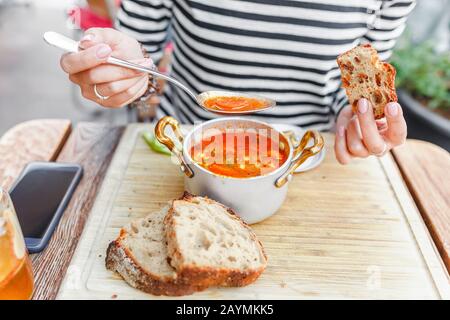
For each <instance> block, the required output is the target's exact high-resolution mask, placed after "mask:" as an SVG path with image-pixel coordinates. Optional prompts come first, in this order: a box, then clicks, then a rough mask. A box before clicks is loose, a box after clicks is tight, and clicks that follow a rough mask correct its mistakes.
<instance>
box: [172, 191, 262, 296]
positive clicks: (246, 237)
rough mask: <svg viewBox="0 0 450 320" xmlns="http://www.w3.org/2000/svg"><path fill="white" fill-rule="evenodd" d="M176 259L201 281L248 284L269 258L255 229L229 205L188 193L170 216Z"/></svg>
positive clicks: (184, 272)
mask: <svg viewBox="0 0 450 320" xmlns="http://www.w3.org/2000/svg"><path fill="white" fill-rule="evenodd" d="M164 223H165V231H166V239H167V247H168V251H169V256H170V257H171V260H170V263H171V265H172V266H173V267H174V268H175V269H176V270H177V272H178V276H179V277H181V278H183V279H185V281H187V282H189V283H195V284H198V285H201V286H237V287H239V286H245V285H248V284H250V283H252V282H254V281H255V280H256V279H257V278H258V277H259V275H260V274H261V273H262V272H263V271H264V269H265V267H266V265H267V257H266V255H265V253H264V249H263V247H262V245H261V243H260V242H259V241H258V239H257V238H256V235H255V234H254V233H253V231H252V230H251V229H250V228H249V227H248V225H246V224H245V223H244V222H243V221H242V220H241V219H240V218H239V217H238V216H236V214H235V213H234V212H233V211H232V210H231V209H229V208H227V207H225V206H224V205H222V204H220V203H218V202H216V201H213V200H211V199H208V198H204V197H198V196H193V195H191V194H189V193H185V194H184V195H183V197H182V198H181V199H179V200H174V201H173V203H172V207H171V208H170V210H169V213H168V214H167V216H166V218H165V220H164Z"/></svg>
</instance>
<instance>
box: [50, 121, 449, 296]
mask: <svg viewBox="0 0 450 320" xmlns="http://www.w3.org/2000/svg"><path fill="white" fill-rule="evenodd" d="M146 128H148V127H147V126H144V125H131V126H129V127H128V129H127V131H126V133H125V134H124V136H123V138H122V140H121V143H120V145H119V147H118V151H117V152H116V155H115V157H114V160H113V163H112V164H111V167H110V169H109V171H108V174H107V178H106V179H105V183H104V185H103V187H102V189H101V191H100V193H99V195H98V198H97V201H96V203H95V205H94V207H93V209H92V213H91V218H90V220H89V223H88V225H87V226H86V228H85V231H84V233H83V235H82V238H81V240H80V243H79V246H78V248H77V250H76V253H75V254H74V257H73V259H72V262H71V266H70V267H71V270H72V271H73V272H71V273H70V274H67V277H66V278H65V279H64V282H63V284H62V287H61V289H60V292H59V294H58V298H60V299H67V298H69V299H79V298H83V299H91V298H92V299H110V298H112V297H115V298H119V299H129V298H139V299H161V298H165V297H155V296H152V295H148V294H145V293H143V292H140V291H138V290H135V289H133V288H131V287H129V286H128V285H127V284H126V283H125V282H124V281H123V280H121V279H120V278H119V277H117V276H116V275H114V274H113V273H112V272H110V271H108V270H106V269H105V266H104V258H105V251H106V247H107V245H108V243H109V242H110V241H111V240H113V239H114V238H115V237H117V235H118V233H119V230H120V227H121V226H123V225H124V224H126V223H128V222H129V221H130V220H131V219H134V218H137V217H142V216H144V215H146V214H148V213H150V212H152V211H154V210H157V209H159V208H160V207H161V206H163V205H164V204H165V203H166V202H167V201H168V200H170V199H172V198H175V197H178V196H179V195H180V194H181V192H182V191H183V189H184V186H183V175H182V174H181V173H180V170H179V168H178V167H177V166H176V165H174V164H173V163H172V162H171V161H170V158H169V157H167V156H164V155H160V154H156V153H154V152H151V151H150V150H149V148H148V146H147V145H146V144H145V143H144V142H143V141H142V139H141V138H140V137H141V134H142V130H146ZM324 137H325V141H326V157H325V160H324V162H323V163H322V164H321V166H320V167H319V168H317V169H315V170H312V171H310V172H306V173H303V174H300V175H297V176H295V177H294V179H292V181H291V182H290V185H289V192H288V197H287V199H286V201H285V203H284V205H283V207H282V208H281V209H280V210H279V211H278V212H277V213H276V214H275V215H274V216H273V217H271V218H270V219H267V220H265V221H263V222H261V223H258V224H256V225H253V226H252V228H253V229H254V230H255V232H256V234H257V235H258V237H259V239H260V240H261V241H262V243H263V245H264V247H265V249H266V253H267V255H268V258H269V264H268V268H267V270H266V271H265V272H264V273H263V274H262V276H261V278H260V279H258V281H257V282H255V283H254V284H252V285H250V286H248V287H244V288H209V289H208V290H206V291H204V292H201V293H196V294H194V295H192V296H188V297H185V298H189V299H205V298H206V299H282V298H284V299H300V298H305V299H311V298H315V299H319V298H341V299H342V298H356V299H366V298H367V299H370V298H377V299H392V298H398V299H400V298H402V299H417V298H422V299H439V298H449V297H450V287H449V280H448V274H447V272H446V270H445V268H444V266H443V264H442V261H441V259H440V257H439V255H438V253H437V251H435V250H434V246H433V243H432V240H431V238H430V237H429V236H428V232H427V230H426V228H425V226H424V224H423V221H422V219H421V216H420V214H419V212H418V210H417V208H416V207H415V205H414V202H413V201H412V198H411V197H410V195H409V193H408V190H407V188H406V186H405V185H404V183H403V179H402V178H401V176H400V174H399V172H398V170H397V169H396V165H395V162H394V160H393V158H392V157H391V156H390V155H387V156H386V157H384V158H383V159H378V158H375V157H371V158H368V159H360V160H355V161H354V162H352V164H350V165H348V166H340V165H339V164H338V163H337V162H336V160H335V157H334V153H333V136H332V135H331V134H324Z"/></svg>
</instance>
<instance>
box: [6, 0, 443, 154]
mask: <svg viewBox="0 0 450 320" xmlns="http://www.w3.org/2000/svg"><path fill="white" fill-rule="evenodd" d="M118 2H119V1H118V0H89V1H84V0H66V1H64V0H28V1H27V0H0V136H1V135H2V134H3V133H5V132H6V131H7V130H8V129H9V128H11V127H12V126H14V125H15V124H17V123H20V122H23V121H26V120H31V119H38V118H69V119H71V120H72V121H73V122H75V123H76V122H78V121H101V122H108V123H114V124H126V123H127V122H130V121H135V120H136V119H137V117H136V115H135V114H133V112H135V111H134V110H129V109H127V108H122V109H117V110H111V109H103V108H100V107H98V106H96V105H95V104H94V103H91V102H89V101H87V100H84V99H83V98H82V97H81V96H80V93H79V90H78V89H77V88H76V87H75V86H74V85H72V84H71V83H70V82H69V80H68V79H67V76H66V75H65V74H64V73H63V72H62V70H61V69H60V67H59V57H60V55H61V52H60V51H58V50H56V49H54V48H51V47H49V46H47V45H45V44H44V42H43V41H42V34H43V33H44V32H45V31H47V30H54V31H58V32H61V33H63V34H67V35H72V36H73V38H76V39H78V38H79V37H80V35H81V33H82V29H83V28H88V27H91V26H110V25H111V19H112V18H113V17H114V15H115V7H116V6H117V4H118ZM69 16H71V18H70V17H69ZM449 47H450V0H418V1H417V7H416V8H415V10H414V11H413V13H412V15H411V16H410V18H409V20H408V27H407V29H406V31H405V32H404V34H403V36H402V38H401V39H400V41H399V42H398V44H397V48H396V50H395V53H394V55H393V57H392V63H393V64H394V65H395V67H396V68H397V72H398V75H397V88H398V89H399V92H398V93H399V100H400V103H401V104H402V106H403V108H404V110H405V111H404V112H405V115H406V117H407V122H408V127H409V132H408V135H409V137H410V138H418V139H423V140H428V141H432V142H434V143H436V144H439V145H441V146H442V147H444V148H445V149H447V150H449V151H450V53H449Z"/></svg>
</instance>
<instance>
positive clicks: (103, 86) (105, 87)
mask: <svg viewBox="0 0 450 320" xmlns="http://www.w3.org/2000/svg"><path fill="white" fill-rule="evenodd" d="M143 77H146V75H141V76H138V77H134V78H130V79H124V80H119V81H114V82H108V83H100V84H97V92H98V93H99V94H101V95H102V96H105V97H110V96H114V95H116V94H118V93H121V92H123V91H125V90H127V89H129V88H131V87H133V86H134V85H135V84H136V83H138V82H139V81H142V78H143Z"/></svg>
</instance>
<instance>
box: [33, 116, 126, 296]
mask: <svg viewBox="0 0 450 320" xmlns="http://www.w3.org/2000/svg"><path fill="white" fill-rule="evenodd" d="M122 132H123V128H121V127H113V126H110V125H102V124H93V123H80V124H79V125H78V126H77V127H76V129H75V130H74V132H73V133H72V135H71V137H70V139H69V140H68V141H67V143H66V145H65V146H64V148H63V149H62V151H61V154H60V155H59V157H58V158H57V161H58V162H71V163H78V164H81V165H82V166H83V169H84V174H83V178H82V180H81V182H80V184H79V186H78V188H77V190H76V192H75V194H74V195H73V197H72V199H71V201H70V203H69V205H68V207H67V209H66V211H65V213H64V215H63V216H62V218H61V221H60V223H59V225H58V227H57V228H56V230H55V232H54V233H53V236H52V238H51V240H50V242H49V245H48V246H47V248H46V249H45V250H44V251H43V252H41V253H39V254H36V255H33V256H32V263H33V270H34V274H35V291H34V294H33V299H54V298H55V296H56V294H57V292H58V289H59V285H60V283H61V281H62V279H63V277H64V275H65V273H66V270H67V266H68V265H69V263H70V260H71V258H72V254H73V252H74V250H75V248H76V245H77V242H78V239H79V237H80V235H81V232H82V230H83V227H84V224H85V222H86V219H87V218H88V215H89V213H90V210H91V207H92V204H93V203H94V200H95V197H96V194H97V190H98V189H99V188H100V186H101V184H102V181H103V177H104V175H105V172H106V170H107V168H108V166H109V163H110V160H111V158H112V155H113V153H114V151H115V149H116V146H117V143H118V141H119V139H120V137H121V135H122Z"/></svg>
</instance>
